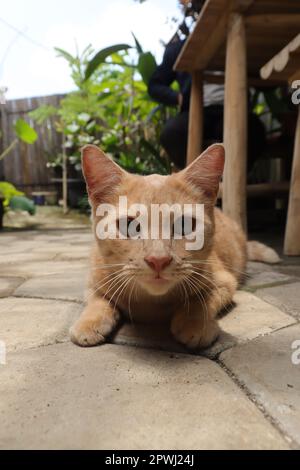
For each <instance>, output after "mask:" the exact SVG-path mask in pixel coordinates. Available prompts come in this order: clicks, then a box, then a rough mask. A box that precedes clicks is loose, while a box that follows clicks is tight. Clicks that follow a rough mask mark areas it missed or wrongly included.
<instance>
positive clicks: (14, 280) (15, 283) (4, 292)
mask: <svg viewBox="0 0 300 470" xmlns="http://www.w3.org/2000/svg"><path fill="white" fill-rule="evenodd" d="M22 282H24V278H22V277H2V276H1V277H0V298H1V297H9V296H10V295H12V294H13V292H14V291H15V290H16V289H17V287H19V286H20V285H21V284H22Z"/></svg>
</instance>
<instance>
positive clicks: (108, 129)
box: [30, 35, 176, 176]
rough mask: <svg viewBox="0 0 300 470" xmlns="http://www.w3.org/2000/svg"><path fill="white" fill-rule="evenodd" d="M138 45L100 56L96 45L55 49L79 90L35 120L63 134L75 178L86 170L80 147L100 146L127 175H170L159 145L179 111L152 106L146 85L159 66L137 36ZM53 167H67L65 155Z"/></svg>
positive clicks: (43, 109)
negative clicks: (167, 124)
mask: <svg viewBox="0 0 300 470" xmlns="http://www.w3.org/2000/svg"><path fill="white" fill-rule="evenodd" d="M133 42H134V46H132V47H131V46H129V45H127V44H117V45H114V46H111V47H108V48H106V49H103V50H101V51H98V52H97V53H95V51H94V50H93V48H92V47H91V46H88V47H86V48H85V49H84V50H83V51H81V52H79V51H77V52H76V54H75V55H72V54H71V53H70V52H68V51H65V50H62V49H60V48H56V52H57V54H58V56H60V57H61V58H62V59H64V60H66V61H67V62H68V65H69V68H70V74H71V77H72V80H73V83H74V91H72V92H71V93H69V94H68V95H66V96H65V97H64V98H63V99H62V100H61V101H60V106H59V107H58V108H55V107H53V106H47V105H46V106H41V107H40V108H38V109H36V110H34V111H32V112H31V113H30V117H31V118H33V119H34V120H35V121H36V122H37V123H39V124H40V123H42V122H43V121H45V120H46V119H48V118H49V117H52V116H54V117H55V123H56V128H57V130H58V131H59V132H61V133H62V134H63V137H64V138H63V141H64V150H65V151H66V153H67V156H68V163H69V167H70V168H71V175H73V176H74V174H76V173H77V174H78V173H80V171H81V163H80V149H81V147H82V146H83V145H86V144H95V145H101V148H102V149H103V150H104V151H105V152H106V153H107V154H109V155H110V156H111V157H112V158H113V159H114V160H115V161H117V162H118V163H119V164H120V165H121V166H122V167H123V168H125V169H126V170H128V171H131V172H135V173H142V174H149V173H153V172H158V173H161V174H167V173H169V172H170V162H169V160H168V158H167V156H166V155H165V154H164V153H163V152H162V150H161V149H160V146H159V135H160V133H161V130H162V126H163V124H164V123H165V122H166V120H167V119H168V118H169V117H171V115H172V113H174V112H176V110H172V109H169V108H168V109H167V108H166V107H164V106H162V105H159V106H158V105H156V104H155V103H153V101H152V100H151V98H150V97H149V95H148V92H147V84H148V81H149V78H150V76H151V75H152V73H153V71H154V70H155V67H156V61H155V58H154V56H153V55H152V54H151V52H148V51H146V52H145V51H144V50H143V48H142V46H141V44H140V43H139V41H138V39H137V38H136V37H135V36H134V35H133ZM48 166H49V167H54V168H56V169H57V168H60V167H61V166H62V152H61V154H59V155H54V156H53V157H51V158H50V161H49V163H48Z"/></svg>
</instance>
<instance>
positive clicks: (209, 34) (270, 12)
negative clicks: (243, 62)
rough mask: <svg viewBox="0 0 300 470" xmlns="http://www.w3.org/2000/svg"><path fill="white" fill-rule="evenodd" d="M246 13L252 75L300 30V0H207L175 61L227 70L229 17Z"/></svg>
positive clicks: (257, 74)
mask: <svg viewBox="0 0 300 470" xmlns="http://www.w3.org/2000/svg"><path fill="white" fill-rule="evenodd" d="M233 11H236V12H240V13H242V14H243V15H244V17H245V24H246V33H247V64H248V75H249V76H251V77H258V78H259V77H260V69H261V67H262V66H263V65H265V64H266V62H268V61H269V60H270V59H271V58H272V57H273V56H274V55H275V54H277V53H278V52H279V51H280V50H281V49H282V48H283V47H285V46H286V44H288V43H289V42H290V41H291V40H292V39H293V38H294V37H295V36H296V35H297V34H298V33H299V32H300V0H206V3H205V5H204V7H203V9H202V10H201V13H200V15H199V18H198V20H197V23H196V25H195V28H194V30H193V32H192V33H191V35H190V37H189V38H188V40H187V42H186V44H185V45H184V47H183V50H182V52H181V54H180V56H179V57H178V59H177V62H176V64H175V69H176V70H184V71H187V72H192V71H195V70H208V71H210V70H214V71H222V72H223V71H224V69H225V53H226V36H227V28H228V18H229V15H230V13H232V12H233Z"/></svg>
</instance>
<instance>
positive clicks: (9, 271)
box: [0, 260, 89, 277]
mask: <svg viewBox="0 0 300 470" xmlns="http://www.w3.org/2000/svg"><path fill="white" fill-rule="evenodd" d="M88 265H89V260H76V261H72V262H70V261H54V260H52V261H28V262H27V263H16V264H9V265H6V266H4V265H3V266H2V269H3V273H4V274H5V275H6V276H14V277H18V276H25V277H31V276H43V275H51V274H53V275H54V274H57V275H58V274H66V276H67V275H68V273H70V272H73V273H78V272H82V273H85V272H87V270H88ZM0 273H1V274H2V272H1V266H0ZM2 275H3V274H2Z"/></svg>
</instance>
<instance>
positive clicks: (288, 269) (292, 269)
mask: <svg viewBox="0 0 300 470" xmlns="http://www.w3.org/2000/svg"><path fill="white" fill-rule="evenodd" d="M278 271H279V272H281V273H283V274H287V275H289V276H291V277H296V278H300V262H299V264H298V265H296V266H294V265H291V266H279V267H278Z"/></svg>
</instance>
